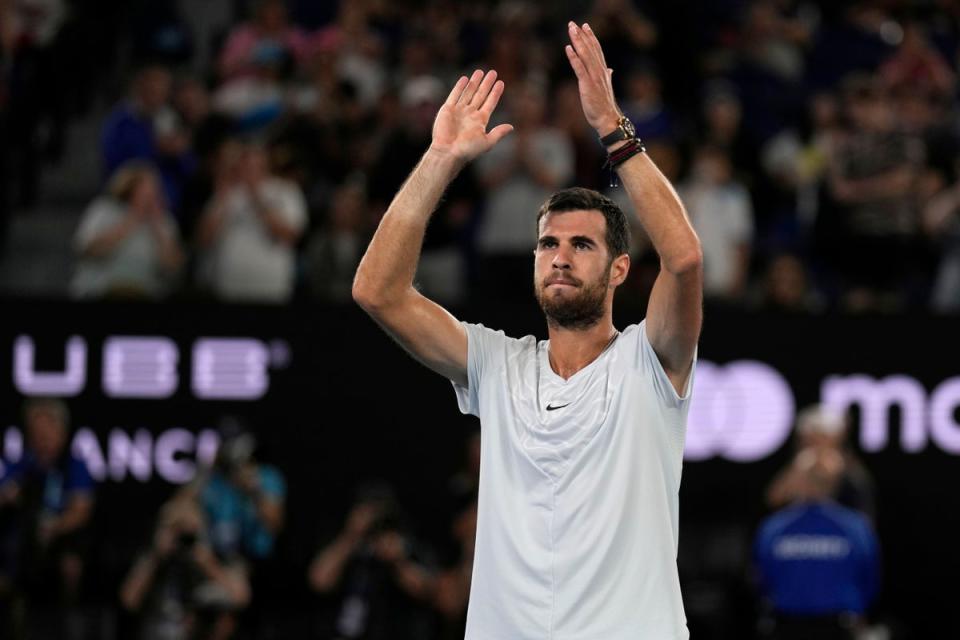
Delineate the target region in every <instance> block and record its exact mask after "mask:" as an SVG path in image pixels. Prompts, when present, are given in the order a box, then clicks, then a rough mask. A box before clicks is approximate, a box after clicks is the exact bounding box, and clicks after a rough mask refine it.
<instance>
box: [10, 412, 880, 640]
mask: <svg viewBox="0 0 960 640" xmlns="http://www.w3.org/2000/svg"><path fill="white" fill-rule="evenodd" d="M23 421H24V434H23V439H22V442H20V444H18V445H16V446H11V441H10V437H9V433H8V435H7V443H6V447H5V451H4V456H5V461H4V463H3V466H2V467H0V636H2V637H4V638H11V639H13V640H21V639H23V640H26V639H28V638H29V639H31V640H47V639H50V640H54V639H56V640H83V639H85V638H97V639H98V640H110V639H111V638H141V639H143V640H187V639H197V640H200V639H203V640H227V639H230V638H235V639H240V640H244V639H253V638H285V637H298V638H303V637H309V638H316V639H318V640H348V639H364V640H391V639H395V638H402V639H405V640H453V639H459V638H462V637H463V633H464V625H465V621H466V610H467V602H468V597H469V592H470V582H471V576H472V569H473V555H474V542H475V537H476V528H477V487H478V478H479V473H480V446H481V442H480V433H479V432H474V433H472V434H470V435H469V436H468V437H467V438H466V440H465V447H464V451H463V455H462V462H461V464H460V467H459V470H458V471H456V472H455V473H454V474H453V476H452V477H450V478H449V480H448V481H447V482H446V484H445V485H444V484H440V485H439V486H437V487H435V489H434V490H432V491H431V492H430V493H431V495H429V496H428V498H427V499H428V502H429V504H430V505H431V510H432V511H433V512H434V515H436V516H439V517H440V520H441V521H442V522H443V526H442V527H441V528H442V530H441V531H439V532H437V531H433V532H432V533H431V529H430V527H428V526H425V523H424V522H423V521H421V520H418V518H416V517H414V516H412V515H411V512H410V511H409V510H407V509H406V508H405V507H404V504H403V501H402V500H401V499H400V498H399V497H398V494H397V491H396V489H395V488H394V487H393V486H391V484H389V483H388V482H386V481H384V480H382V479H381V480H368V481H360V482H358V483H357V484H356V485H355V487H354V488H353V493H354V495H353V498H352V500H350V501H349V502H348V503H347V504H348V505H349V506H348V507H347V508H346V510H345V512H343V513H338V512H334V511H331V510H330V509H327V508H326V507H324V511H325V513H324V517H323V518H322V519H321V524H320V525H319V528H318V529H316V530H313V531H306V532H304V531H300V532H296V531H295V530H297V529H298V528H299V529H301V530H302V529H304V528H305V525H304V524H303V514H299V517H297V518H294V517H292V515H293V514H288V513H287V508H286V501H287V487H286V480H285V475H284V473H283V470H282V468H280V467H281V466H282V465H280V466H276V465H273V464H269V463H268V462H266V461H265V460H264V456H263V455H262V453H263V450H262V448H261V447H260V446H258V440H257V431H256V429H255V428H254V427H253V425H250V424H248V423H245V422H244V421H242V420H240V419H238V418H236V417H225V418H223V419H222V420H221V424H220V427H219V436H220V445H219V448H218V451H217V454H216V456H215V458H214V459H213V461H212V463H211V464H210V465H209V466H205V467H204V466H201V467H200V468H199V469H198V471H197V474H196V476H195V477H194V478H193V480H191V481H189V482H188V483H187V484H185V485H182V486H179V487H170V488H168V490H167V491H165V492H164V497H163V498H162V499H161V501H159V503H158V504H159V506H158V507H157V508H156V510H155V511H154V512H153V513H152V515H151V516H150V517H149V518H148V519H147V521H146V523H145V526H144V527H140V528H139V529H140V530H141V531H142V532H143V534H142V535H141V537H140V539H137V540H132V541H130V542H131V543H132V544H126V545H124V544H118V542H119V540H116V539H115V534H114V538H113V539H110V540H108V538H107V537H104V535H103V532H104V529H103V528H102V526H101V527H100V528H98V527H97V523H96V522H95V519H96V518H99V519H100V520H101V523H100V524H101V525H102V524H103V523H105V522H106V523H109V522H113V523H114V524H115V516H116V515H117V514H113V515H111V514H108V513H106V512H104V511H103V510H99V511H98V510H96V509H95V505H96V498H97V493H98V491H99V489H98V487H97V485H96V483H95V481H94V479H93V477H92V476H91V471H90V469H89V467H88V461H87V459H86V458H85V456H84V454H83V452H82V451H80V450H78V448H77V447H75V446H74V447H71V446H70V441H71V438H70V436H71V427H70V412H69V410H68V408H67V405H66V404H65V403H64V402H63V401H61V400H58V399H53V398H31V399H29V400H28V401H27V402H26V403H25V405H24V411H23ZM758 497H759V496H758ZM762 511H763V514H764V515H763V517H762V518H760V519H759V520H758V521H757V522H755V523H745V524H748V525H749V526H754V525H755V530H754V531H752V532H751V531H750V530H749V529H748V530H747V531H746V532H745V535H746V537H747V538H749V537H750V536H752V537H753V541H752V553H748V554H746V555H745V557H743V558H737V552H736V549H737V547H738V546H741V545H745V546H748V547H749V546H750V545H751V543H750V541H749V539H748V540H744V541H741V542H740V543H737V541H735V540H731V539H729V538H726V537H725V536H724V535H723V534H722V532H717V531H715V530H714V531H711V532H710V533H708V535H709V536H710V537H711V538H712V540H711V542H710V544H711V545H716V544H720V545H721V546H722V547H723V552H722V555H723V557H724V561H725V562H726V563H728V564H730V565H733V567H734V571H735V573H736V574H737V575H738V580H739V581H740V582H742V583H743V585H744V588H746V589H748V590H749V591H750V592H751V593H752V595H751V598H750V599H751V602H752V603H753V604H752V605H751V607H750V610H749V613H748V614H747V615H746V616H745V618H746V620H747V621H746V622H745V623H744V622H743V621H741V622H739V623H736V624H740V625H741V626H740V627H739V630H736V629H738V627H737V626H736V624H735V623H732V622H731V621H730V620H729V619H727V618H729V616H730V611H729V610H728V611H723V610H722V609H723V608H724V601H723V600H717V599H716V598H714V599H712V601H713V604H714V609H717V610H710V607H709V606H707V607H706V608H705V607H704V604H705V601H704V599H703V598H702V588H703V584H704V576H703V575H702V572H703V570H704V567H707V568H709V567H710V566H711V562H709V561H707V562H700V563H699V565H698V569H697V570H696V571H694V572H691V570H690V569H691V566H692V565H691V556H695V555H696V554H697V552H693V553H691V552H690V547H689V546H688V545H689V544H690V541H691V540H692V541H693V544H694V545H696V544H698V543H697V540H698V538H697V536H698V532H697V530H696V529H695V528H691V529H690V530H689V533H690V534H691V535H690V536H688V535H687V533H686V531H687V530H686V529H685V534H684V535H683V536H682V542H683V544H681V549H680V558H679V563H680V569H681V580H682V581H683V583H684V585H685V587H684V594H685V600H686V602H687V605H686V606H687V617H688V621H689V624H690V628H691V631H692V633H693V634H694V635H697V636H698V637H704V638H725V637H733V635H736V637H742V638H757V640H793V639H796V640H801V639H802V640H808V639H809V638H824V639H826V640H832V639H834V638H836V639H838V640H864V639H866V638H876V637H898V636H891V635H890V634H889V630H888V629H887V628H886V627H885V626H884V624H883V620H884V618H883V615H882V614H883V612H882V610H878V609H877V608H876V606H875V604H876V603H875V601H876V597H877V594H878V592H879V590H880V579H881V570H880V565H881V562H880V554H879V541H878V539H877V534H876V532H875V529H874V526H873V522H874V518H875V514H876V496H875V490H874V484H873V481H872V479H871V476H870V473H869V472H868V471H867V470H866V468H865V467H864V465H863V463H862V462H861V461H860V460H859V459H858V457H857V455H856V454H855V453H854V451H853V450H852V448H851V447H850V445H849V444H848V441H847V422H846V420H845V418H844V417H842V416H839V415H836V414H833V413H831V412H830V411H828V410H827V409H825V408H824V407H821V406H814V407H811V408H808V409H806V410H805V411H803V412H801V414H800V415H799V416H798V420H797V425H796V429H795V432H794V452H793V453H792V455H790V456H789V460H788V462H787V464H786V465H785V467H784V468H783V469H782V470H781V471H780V472H779V473H777V474H776V476H775V477H774V478H773V479H772V481H771V482H770V485H769V487H768V490H767V494H766V505H765V506H764V508H763V510H762ZM285 529H290V530H291V531H288V532H287V533H288V534H289V533H295V532H296V533H297V535H296V536H290V535H287V536H286V537H281V536H282V534H283V533H284V532H285ZM98 531H99V532H100V533H99V535H98V533H97V532H98ZM304 533H305V534H306V535H303V534H304ZM297 539H299V540H312V541H313V545H314V546H313V549H312V552H310V550H309V549H306V551H307V552H308V553H309V555H308V556H305V557H307V558H308V560H307V561H306V562H298V563H297V564H296V566H295V567H293V571H292V572H291V571H290V567H287V568H286V571H284V570H282V569H281V568H280V567H279V564H278V557H279V554H278V551H280V550H281V547H283V546H284V545H285V544H286V545H289V544H291V542H290V541H291V540H297ZM111 540H112V541H111ZM105 554H108V555H112V556H115V557H114V558H113V564H115V565H117V566H118V567H119V571H118V572H117V575H116V576H115V577H114V578H113V579H108V580H105V581H103V580H102V578H101V581H102V582H106V586H105V587H103V585H101V587H102V590H101V593H100V594H99V596H92V595H91V593H90V587H91V585H92V584H95V583H96V582H97V577H96V576H97V574H98V573H99V572H101V571H104V570H105V567H104V566H103V563H102V562H101V563H98V562H97V560H96V559H97V558H100V559H101V560H102V559H103V558H104V557H105ZM698 573H699V574H698ZM290 581H292V582H294V583H295V584H293V585H290V584H286V583H288V582H290ZM712 581H713V588H715V589H720V590H721V591H722V590H724V589H728V588H729V585H725V583H724V582H723V580H722V579H721V578H720V577H719V576H713V578H712ZM277 592H282V593H285V594H287V596H286V597H289V594H291V593H303V594H307V595H306V596H305V599H304V600H302V601H301V604H300V607H301V609H302V610H301V611H300V612H298V613H296V614H291V612H290V610H289V608H287V607H285V606H284V605H283V603H281V602H278V600H277V599H276V597H275V595H274V594H275V593H277ZM710 601H711V599H708V600H707V601H706V602H707V603H709V602H710ZM732 634H733V635H732ZM871 634H874V635H871ZM876 634H880V635H876Z"/></svg>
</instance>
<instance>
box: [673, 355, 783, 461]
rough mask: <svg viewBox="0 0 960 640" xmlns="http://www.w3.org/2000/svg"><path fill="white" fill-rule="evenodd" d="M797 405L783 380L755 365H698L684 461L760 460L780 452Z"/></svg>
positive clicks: (751, 363) (759, 363)
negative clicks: (719, 459) (716, 457)
mask: <svg viewBox="0 0 960 640" xmlns="http://www.w3.org/2000/svg"><path fill="white" fill-rule="evenodd" d="M795 412H796V403H795V400H794V397H793V392H792V391H791V389H790V386H789V385H788V384H787V382H786V380H784V379H783V376H782V375H780V373H779V372H777V370H776V369H773V368H772V367H770V366H769V365H766V364H764V363H762V362H756V361H752V360H740V361H736V362H731V363H729V364H727V365H725V366H722V367H721V366H718V365H716V364H713V363H712V362H708V361H700V362H699V363H698V364H697V370H696V374H695V378H694V382H693V399H692V400H691V404H690V414H689V416H688V419H687V439H686V447H685V449H684V458H685V459H687V460H691V461H696V460H706V459H708V458H712V457H714V456H721V457H723V458H726V459H727V460H732V461H735V462H753V461H755V460H761V459H763V458H765V457H767V456H769V455H770V454H772V453H774V452H775V451H776V450H777V449H779V448H780V447H781V446H782V445H783V443H784V441H785V440H786V439H787V436H788V435H789V434H790V429H791V427H792V425H793V418H794V414H795Z"/></svg>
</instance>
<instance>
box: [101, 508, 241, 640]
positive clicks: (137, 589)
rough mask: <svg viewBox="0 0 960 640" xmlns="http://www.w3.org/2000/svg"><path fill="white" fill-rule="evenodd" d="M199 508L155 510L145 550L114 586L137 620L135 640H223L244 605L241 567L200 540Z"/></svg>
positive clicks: (230, 634)
mask: <svg viewBox="0 0 960 640" xmlns="http://www.w3.org/2000/svg"><path fill="white" fill-rule="evenodd" d="M206 534H207V529H206V526H205V523H204V519H203V512H202V510H201V508H200V506H199V505H198V504H197V503H196V502H195V501H193V500H191V499H190V498H184V497H179V498H174V499H173V500H171V501H169V502H167V503H166V504H165V505H164V506H163V507H162V508H161V510H160V515H159V517H158V518H157V526H156V530H155V531H154V533H153V539H152V541H151V543H150V545H149V546H148V547H147V548H146V549H145V550H144V551H142V552H141V553H140V555H139V556H138V557H137V559H136V561H135V562H134V564H133V566H132V567H131V568H130V571H129V572H128V573H127V576H126V577H125V578H124V580H123V583H122V584H121V586H120V603H121V604H122V605H123V607H124V609H126V610H127V611H128V612H130V613H132V614H134V615H135V616H136V617H137V619H138V625H137V626H138V632H137V637H138V638H140V640H174V639H177V640H180V639H183V640H187V639H193V638H195V639H197V640H200V639H203V640H226V639H227V638H231V637H233V635H234V632H235V631H236V630H237V619H236V614H237V613H238V612H239V611H240V610H241V609H243V608H244V607H246V606H247V604H248V603H249V601H250V585H249V581H248V578H247V572H246V568H245V566H244V564H243V563H242V562H241V561H239V560H238V559H233V560H231V561H224V560H223V559H221V558H219V557H218V556H217V554H216V553H214V551H213V549H212V547H211V546H210V541H209V539H207V537H206Z"/></svg>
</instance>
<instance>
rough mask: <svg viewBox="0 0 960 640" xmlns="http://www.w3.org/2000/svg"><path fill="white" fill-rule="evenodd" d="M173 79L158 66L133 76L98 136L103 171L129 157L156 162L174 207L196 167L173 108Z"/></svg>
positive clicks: (111, 170) (109, 171) (107, 172)
mask: <svg viewBox="0 0 960 640" xmlns="http://www.w3.org/2000/svg"><path fill="white" fill-rule="evenodd" d="M172 83H173V78H172V76H171V74H170V71H169V70H167V69H166V68H165V67H162V66H159V65H146V66H144V67H142V68H141V69H139V70H138V71H137V72H136V74H135V75H134V77H133V81H132V83H131V89H130V95H129V97H128V98H127V99H126V100H124V101H122V102H120V103H119V104H118V105H116V106H115V107H114V108H113V110H112V111H111V112H110V114H109V115H108V116H107V119H106V121H105V122H104V125H103V129H102V131H101V135H100V146H101V153H102V157H103V170H104V175H106V176H111V175H113V174H114V173H115V172H116V171H117V169H119V168H120V166H121V165H123V164H125V163H126V162H128V161H129V160H135V159H140V160H149V161H150V162H153V163H154V164H155V165H156V166H157V169H158V170H159V171H160V175H161V176H162V178H163V190H164V193H165V194H166V200H167V202H168V203H169V205H170V207H172V208H174V209H175V208H176V207H177V206H178V205H179V203H180V192H181V190H182V188H183V183H184V182H185V181H186V179H187V178H188V177H189V176H190V174H191V173H192V172H193V171H194V168H195V166H194V165H195V160H194V157H193V154H192V152H191V149H190V138H189V135H188V134H187V132H186V131H185V130H184V129H183V127H181V126H179V120H178V118H177V115H176V113H175V112H174V111H173V109H172V108H171V107H170V105H169V104H168V103H169V100H170V90H171V87H172Z"/></svg>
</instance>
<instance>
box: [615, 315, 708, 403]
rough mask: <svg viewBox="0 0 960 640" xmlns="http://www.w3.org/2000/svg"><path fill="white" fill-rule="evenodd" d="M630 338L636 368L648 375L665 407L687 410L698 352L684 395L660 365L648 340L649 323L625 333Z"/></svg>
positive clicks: (636, 326)
mask: <svg viewBox="0 0 960 640" xmlns="http://www.w3.org/2000/svg"><path fill="white" fill-rule="evenodd" d="M627 336H629V337H630V339H631V340H635V347H634V352H635V366H636V367H637V369H639V370H640V372H641V373H643V374H645V375H647V376H648V377H649V378H650V380H651V381H652V383H653V388H654V390H655V392H656V394H657V397H658V398H660V400H661V401H662V402H663V403H664V405H665V406H667V407H670V408H673V409H682V408H685V405H687V404H689V403H690V397H691V392H692V390H693V376H694V372H695V371H696V368H697V352H696V350H695V351H694V352H693V364H692V365H691V368H690V375H689V376H688V377H687V384H686V387H684V390H683V394H682V395H681V394H678V393H677V390H676V389H675V388H674V386H673V383H672V382H670V377H669V376H668V375H667V372H666V371H664V369H663V365H662V364H661V363H660V357H659V356H658V355H657V352H656V351H654V349H653V345H652V344H650V340H649V339H648V338H647V321H646V320H644V321H643V322H641V323H640V324H639V325H635V326H634V327H631V328H629V329H628V330H627V331H624V337H627Z"/></svg>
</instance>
